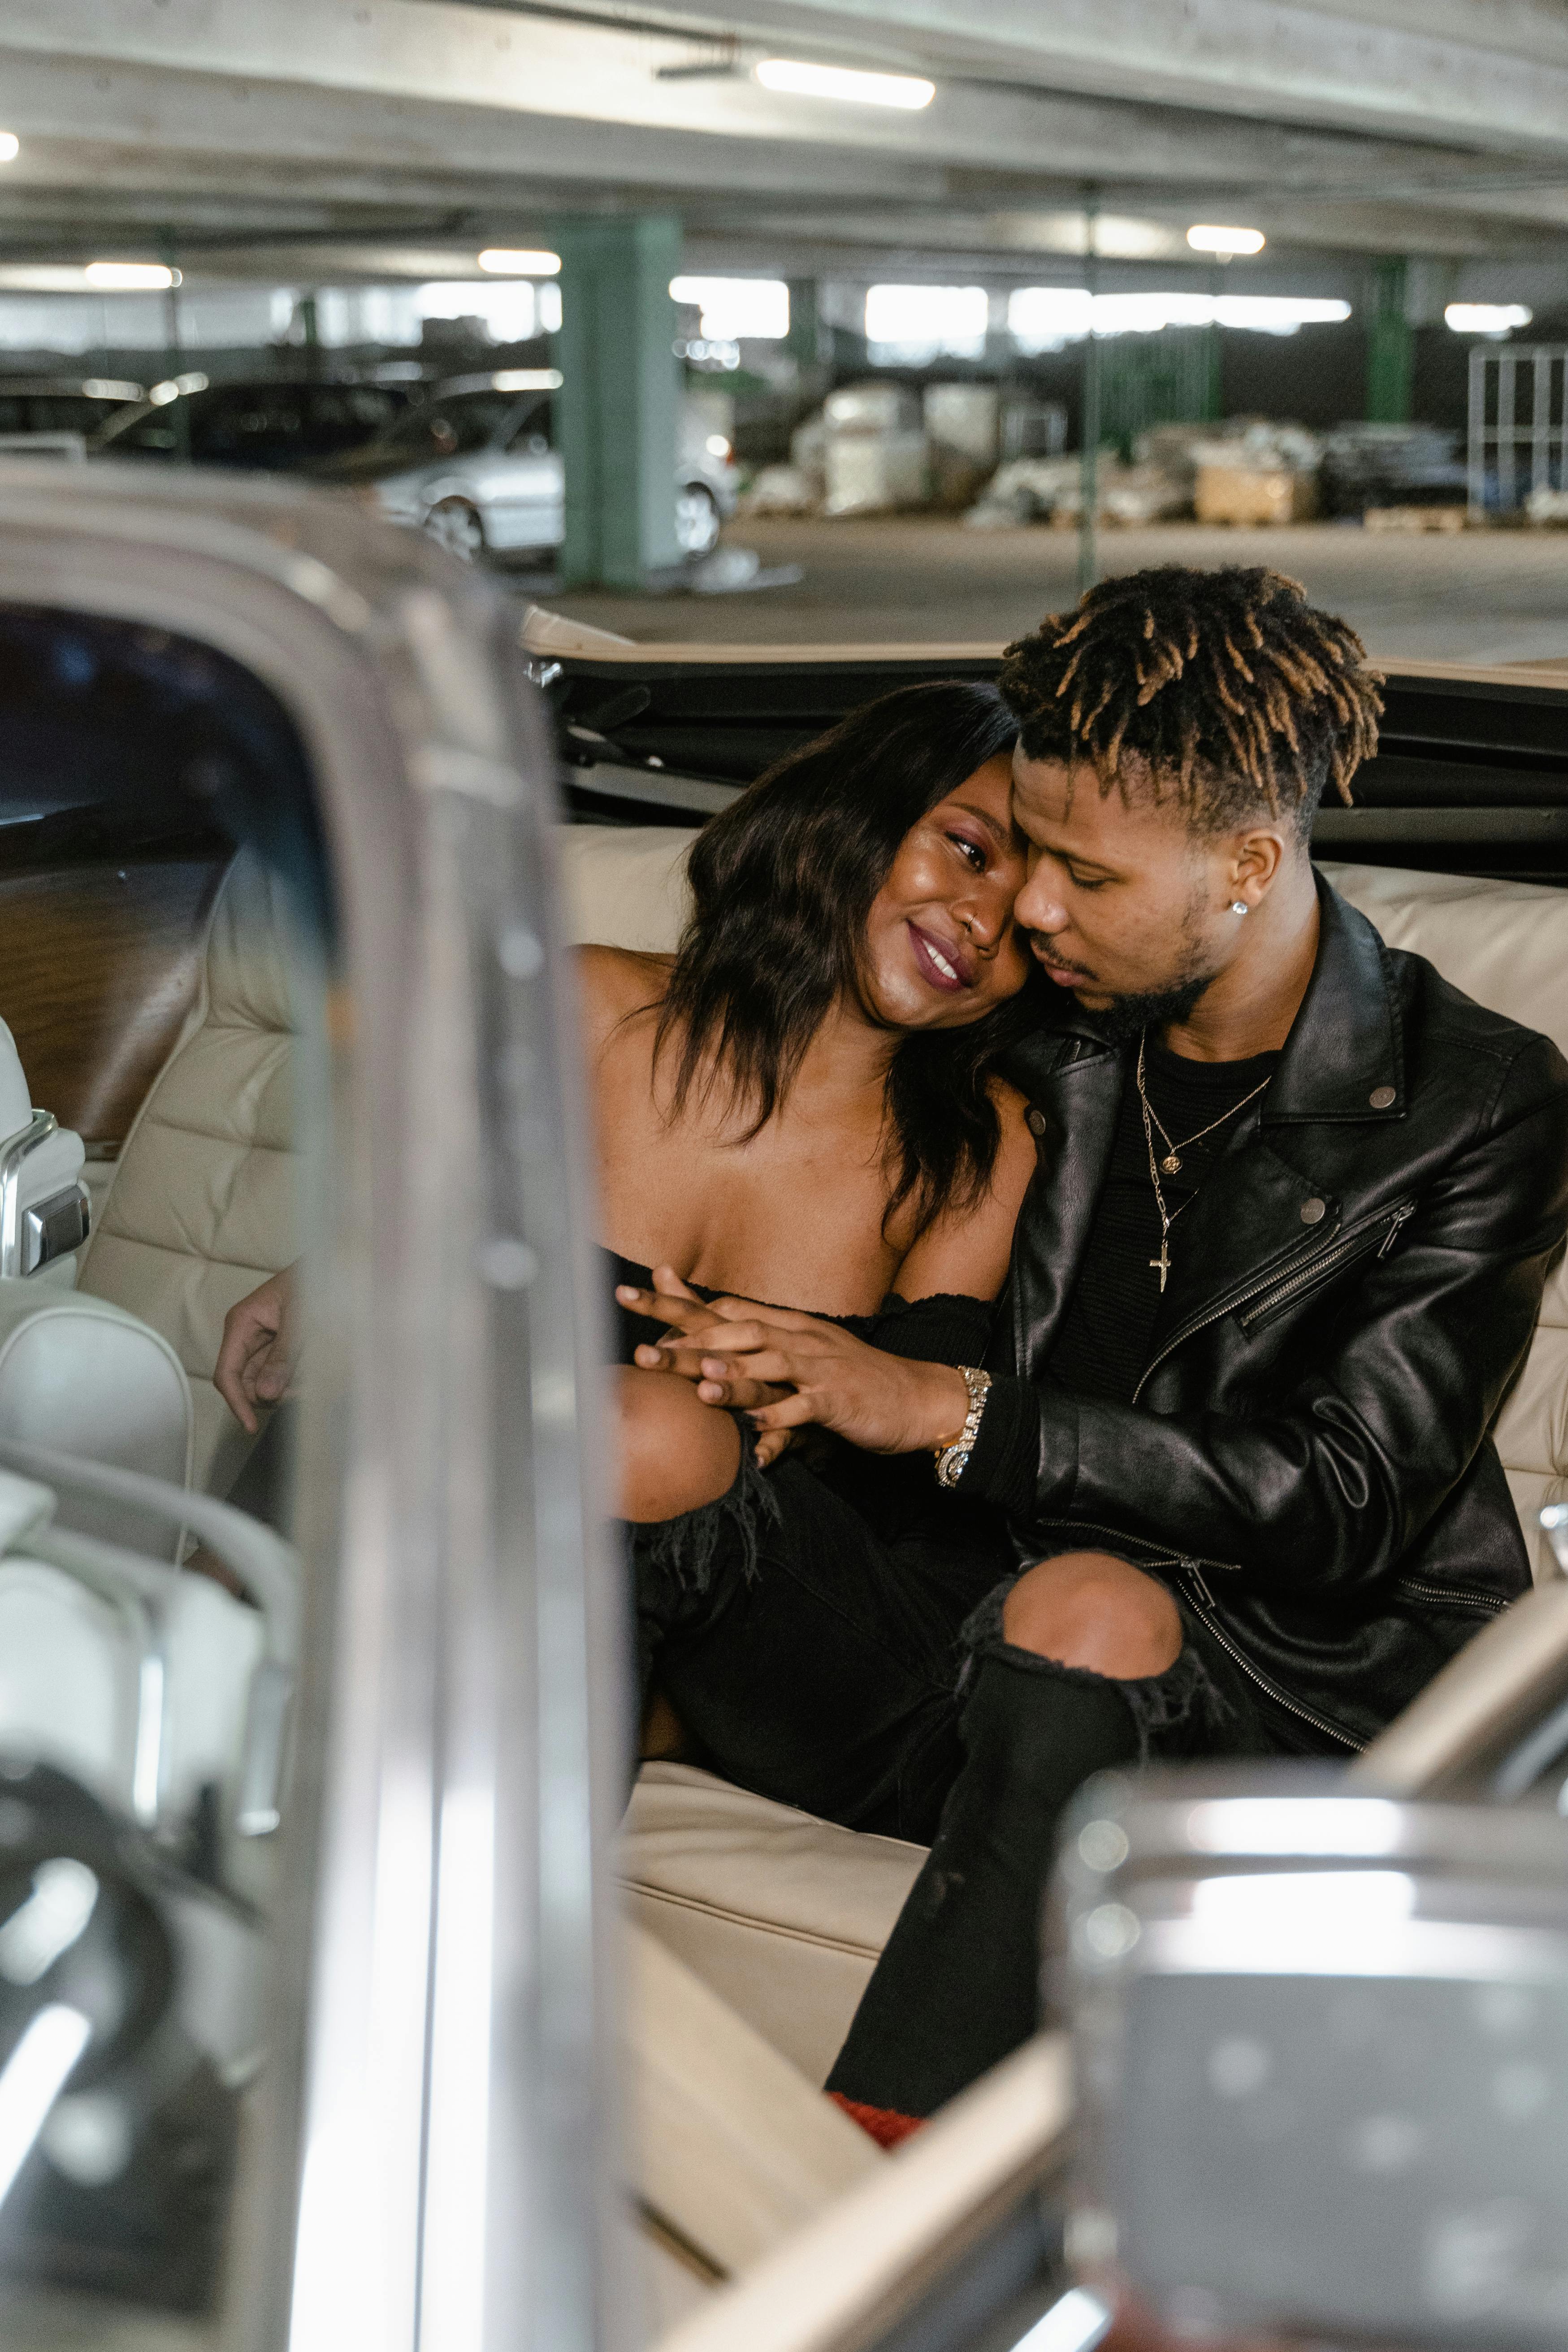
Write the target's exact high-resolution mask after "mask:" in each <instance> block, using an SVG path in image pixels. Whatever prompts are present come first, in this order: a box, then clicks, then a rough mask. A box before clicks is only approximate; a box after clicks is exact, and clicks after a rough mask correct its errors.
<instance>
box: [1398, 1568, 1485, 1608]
mask: <svg viewBox="0 0 1568 2352" xmlns="http://www.w3.org/2000/svg"><path fill="white" fill-rule="evenodd" d="M1394 1589H1395V1591H1399V1592H1411V1593H1414V1594H1415V1598H1416V1600H1417V1601H1447V1603H1448V1604H1449V1606H1450V1607H1451V1608H1455V1609H1481V1610H1484V1611H1485V1612H1486V1613H1487V1615H1488V1616H1489V1617H1500V1616H1501V1614H1502V1612H1503V1611H1504V1610H1505V1609H1506V1608H1507V1607H1508V1602H1507V1601H1500V1600H1499V1598H1498V1596H1497V1594H1496V1593H1495V1592H1481V1591H1478V1590H1477V1589H1476V1587H1475V1586H1474V1585H1473V1584H1424V1583H1423V1582H1422V1581H1421V1580H1420V1578H1419V1577H1415V1576H1402V1577H1400V1578H1399V1579H1398V1580H1396V1583H1395V1587H1394Z"/></svg>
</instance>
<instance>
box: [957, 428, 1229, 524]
mask: <svg viewBox="0 0 1568 2352" xmlns="http://www.w3.org/2000/svg"><path fill="white" fill-rule="evenodd" d="M1095 504H1096V509H1097V512H1098V514H1099V517H1100V520H1101V521H1102V522H1105V523H1110V524H1112V525H1115V524H1123V525H1126V526H1128V527H1129V528H1131V527H1133V526H1135V525H1138V524H1141V523H1151V522H1171V521H1174V520H1176V519H1177V518H1178V517H1180V516H1182V515H1184V514H1187V513H1188V512H1190V510H1191V504H1192V495H1191V492H1190V490H1189V488H1188V487H1187V485H1186V484H1185V483H1184V481H1183V480H1182V478H1181V476H1180V474H1179V472H1177V471H1176V470H1175V469H1173V468H1170V467H1164V466H1160V465H1149V464H1145V465H1136V466H1124V465H1122V464H1121V460H1120V459H1119V458H1118V457H1117V455H1116V452H1115V450H1114V449H1110V448H1107V449H1102V450H1101V451H1100V461H1099V464H1098V466H1097V467H1096V469H1095ZM1082 512H1083V473H1082V461H1081V459H1080V458H1079V457H1077V456H1073V457H1015V458H1013V459H1012V460H1011V461H1010V462H1009V463H1008V464H1006V465H1005V466H999V467H997V469H996V471H995V473H994V475H993V476H992V478H991V480H990V482H989V483H988V484H987V485H986V488H985V491H984V496H983V497H982V499H980V501H979V503H978V504H977V505H975V506H973V507H971V509H970V510H969V512H968V513H967V514H966V515H965V516H964V518H963V520H964V521H965V523H966V524H968V526H969V527H970V529H971V530H1006V529H1008V528H1010V527H1012V526H1014V525H1016V524H1018V523H1032V522H1048V523H1050V524H1051V525H1053V527H1054V528H1055V529H1057V530H1074V529H1076V527H1077V525H1078V520H1079V516H1080V515H1081V514H1082Z"/></svg>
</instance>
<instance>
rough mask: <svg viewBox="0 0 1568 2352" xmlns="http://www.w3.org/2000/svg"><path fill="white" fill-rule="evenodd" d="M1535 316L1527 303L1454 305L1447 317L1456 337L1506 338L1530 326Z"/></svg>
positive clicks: (1461, 303)
mask: <svg viewBox="0 0 1568 2352" xmlns="http://www.w3.org/2000/svg"><path fill="white" fill-rule="evenodd" d="M1534 315H1535V313H1534V312H1533V311H1532V310H1531V309H1530V307H1529V305H1528V304H1527V303H1524V302H1450V303H1449V305H1448V307H1447V310H1445V311H1444V313H1443V317H1444V319H1445V320H1446V321H1447V324H1448V325H1449V326H1450V327H1452V329H1453V331H1454V332H1455V334H1456V335H1506V334H1507V333H1508V331H1509V330H1510V327H1528V326H1529V324H1530V322H1531V319H1532V318H1533V317H1534Z"/></svg>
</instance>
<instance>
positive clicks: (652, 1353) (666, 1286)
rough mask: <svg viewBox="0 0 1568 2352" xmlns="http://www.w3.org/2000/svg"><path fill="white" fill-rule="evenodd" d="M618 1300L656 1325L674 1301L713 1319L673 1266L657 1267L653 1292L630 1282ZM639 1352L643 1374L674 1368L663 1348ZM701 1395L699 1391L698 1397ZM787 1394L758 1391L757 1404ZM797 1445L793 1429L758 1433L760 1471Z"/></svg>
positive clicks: (620, 1287)
mask: <svg viewBox="0 0 1568 2352" xmlns="http://www.w3.org/2000/svg"><path fill="white" fill-rule="evenodd" d="M616 1297H617V1298H618V1299H619V1300H620V1302H621V1304H622V1306H623V1307H635V1308H636V1310H637V1313H638V1314H639V1315H647V1317H649V1318H650V1319H651V1320H653V1321H655V1322H668V1321H669V1320H670V1319H671V1318H669V1317H668V1315H667V1314H666V1313H665V1311H664V1310H665V1308H666V1307H668V1306H669V1305H670V1304H671V1302H674V1301H678V1302H679V1303H680V1304H681V1305H683V1306H686V1307H694V1308H695V1309H696V1310H697V1319H698V1322H699V1323H700V1325H702V1326H703V1327H706V1325H707V1324H708V1323H709V1322H710V1321H711V1319H712V1315H713V1310H712V1308H711V1307H710V1306H708V1305H707V1304H706V1302H705V1301H704V1300H702V1299H700V1298H699V1297H698V1296H697V1293H696V1292H695V1291H694V1290H692V1289H689V1287H688V1286H687V1285H686V1284H685V1283H684V1282H683V1281H682V1280H681V1278H680V1276H679V1275H678V1274H677V1273H676V1271H675V1268H674V1267H673V1266H672V1265H656V1266H655V1267H654V1269H653V1289H652V1290H651V1291H647V1290H636V1289H634V1288H633V1287H632V1286H631V1285H630V1284H629V1283H621V1284H619V1285H618V1286H617V1287H616ZM650 1299H653V1300H657V1302H658V1304H657V1305H652V1306H650V1305H648V1304H647V1301H648V1300H650ZM734 1303H735V1304H737V1305H743V1306H749V1305H750V1304H751V1301H750V1300H738V1301H736V1302H734ZM636 1352H637V1362H638V1364H639V1365H640V1366H641V1368H642V1370H644V1371H669V1370H674V1369H675V1368H674V1367H673V1366H672V1365H669V1364H667V1363H666V1362H665V1360H664V1350H663V1349H660V1348H638V1349H637V1351H636ZM700 1393H701V1391H700V1390H699V1394H700ZM787 1393H788V1391H786V1390H784V1389H777V1388H775V1389H769V1390H768V1391H766V1394H765V1396H764V1395H763V1391H761V1390H759V1391H758V1402H769V1401H771V1400H773V1399H774V1398H777V1397H782V1396H784V1395H786V1394H787ZM702 1402H703V1403H704V1404H716V1403H717V1402H719V1400H718V1399H717V1398H713V1397H703V1399H702ZM793 1444H795V1432H794V1430H792V1429H769V1430H758V1432H757V1433H756V1440H755V1443H754V1444H753V1445H752V1453H753V1454H754V1455H755V1456H756V1462H757V1467H758V1469H759V1470H766V1469H769V1468H771V1467H772V1465H773V1463H775V1462H776V1461H777V1460H778V1458H779V1455H780V1454H787V1453H788V1451H789V1449H790V1447H791V1446H792V1445H793Z"/></svg>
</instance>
